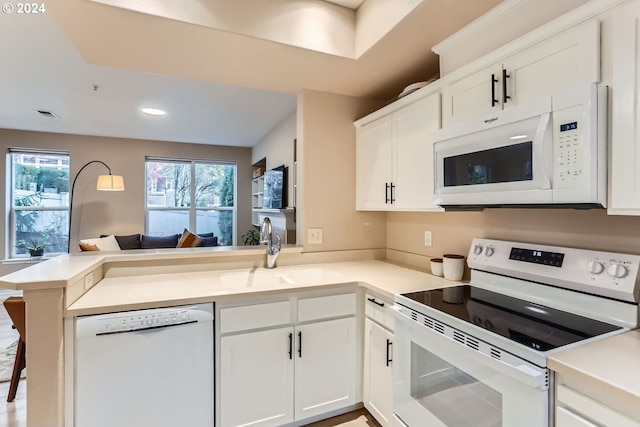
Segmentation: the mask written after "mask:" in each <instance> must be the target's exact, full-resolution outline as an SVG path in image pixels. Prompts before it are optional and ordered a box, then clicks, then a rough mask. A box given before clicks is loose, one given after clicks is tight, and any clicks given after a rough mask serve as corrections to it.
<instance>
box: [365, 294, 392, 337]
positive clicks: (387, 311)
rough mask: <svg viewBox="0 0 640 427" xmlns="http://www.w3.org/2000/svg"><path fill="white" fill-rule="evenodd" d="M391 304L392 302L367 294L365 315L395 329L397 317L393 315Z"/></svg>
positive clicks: (390, 328)
mask: <svg viewBox="0 0 640 427" xmlns="http://www.w3.org/2000/svg"><path fill="white" fill-rule="evenodd" d="M391 305H392V303H391V302H389V301H387V300H384V299H382V298H378V297H376V296H374V295H371V294H367V295H366V297H365V301H364V312H365V315H366V316H367V317H368V318H370V319H371V320H373V321H374V322H376V323H378V324H380V325H382V326H384V327H385V328H387V329H389V330H390V331H393V329H394V325H395V318H394V317H393V310H391Z"/></svg>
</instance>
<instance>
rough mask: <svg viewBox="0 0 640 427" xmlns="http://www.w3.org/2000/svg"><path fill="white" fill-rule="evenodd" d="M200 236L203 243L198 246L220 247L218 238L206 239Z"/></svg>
mask: <svg viewBox="0 0 640 427" xmlns="http://www.w3.org/2000/svg"><path fill="white" fill-rule="evenodd" d="M211 234H213V233H211ZM199 236H200V237H202V242H200V244H199V245H198V246H201V247H210V246H218V236H211V237H204V236H202V234H199Z"/></svg>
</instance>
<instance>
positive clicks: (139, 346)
mask: <svg viewBox="0 0 640 427" xmlns="http://www.w3.org/2000/svg"><path fill="white" fill-rule="evenodd" d="M213 317H214V315H213V304H212V303H209V304H196V305H189V306H181V307H171V308H159V309H149V310H139V311H129V312H121V313H111V314H103V315H96V316H85V317H78V319H77V320H76V324H75V337H76V347H75V351H76V353H75V360H76V363H75V393H74V394H75V427H103V426H104V427H114V426H131V427H147V426H148V427H176V426H189V427H213V424H214V406H215V405H214V378H213V372H214V367H213V366H214V360H213V358H214V349H213V346H214V344H213V334H214V332H213Z"/></svg>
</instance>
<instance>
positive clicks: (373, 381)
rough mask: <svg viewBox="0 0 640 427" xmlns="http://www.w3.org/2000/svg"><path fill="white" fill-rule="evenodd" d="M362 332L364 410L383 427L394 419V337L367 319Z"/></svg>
mask: <svg viewBox="0 0 640 427" xmlns="http://www.w3.org/2000/svg"><path fill="white" fill-rule="evenodd" d="M364 330H365V337H364V389H363V400H364V407H365V408H367V410H368V411H369V412H371V415H373V416H374V418H375V419H376V420H377V421H378V422H379V423H380V424H381V425H382V426H383V427H386V426H390V425H392V416H393V389H392V386H393V379H392V376H391V372H392V371H391V369H392V368H391V363H392V359H393V334H392V333H391V332H388V331H387V330H386V329H384V328H382V327H381V326H380V325H378V324H377V323H375V322H372V321H371V320H370V319H365V326H364Z"/></svg>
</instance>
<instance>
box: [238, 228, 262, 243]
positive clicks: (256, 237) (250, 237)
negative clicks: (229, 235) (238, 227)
mask: <svg viewBox="0 0 640 427" xmlns="http://www.w3.org/2000/svg"><path fill="white" fill-rule="evenodd" d="M242 241H243V242H244V244H245V245H259V244H260V233H258V231H256V230H254V229H251V230H249V231H247V232H246V233H244V234H243V235H242Z"/></svg>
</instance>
